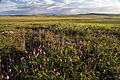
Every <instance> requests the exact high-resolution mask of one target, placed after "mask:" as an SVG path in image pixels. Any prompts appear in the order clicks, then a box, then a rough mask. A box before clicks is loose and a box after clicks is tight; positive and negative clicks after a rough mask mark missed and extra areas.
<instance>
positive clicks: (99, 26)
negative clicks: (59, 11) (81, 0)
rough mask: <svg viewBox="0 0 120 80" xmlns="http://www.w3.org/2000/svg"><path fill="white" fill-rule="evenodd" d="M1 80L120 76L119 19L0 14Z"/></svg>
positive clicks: (99, 79)
mask: <svg viewBox="0 0 120 80" xmlns="http://www.w3.org/2000/svg"><path fill="white" fill-rule="evenodd" d="M0 55H1V68H0V69H1V70H0V73H1V80H119V79H120V17H104V16H67V15H66V16H47V15H34V16H12V17H11V16H4V17H3V16H2V17H0Z"/></svg>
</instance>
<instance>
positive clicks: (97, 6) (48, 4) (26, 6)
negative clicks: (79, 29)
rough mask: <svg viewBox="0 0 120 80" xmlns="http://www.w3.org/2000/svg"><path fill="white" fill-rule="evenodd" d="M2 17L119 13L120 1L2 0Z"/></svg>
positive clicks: (0, 8)
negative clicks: (14, 15)
mask: <svg viewBox="0 0 120 80" xmlns="http://www.w3.org/2000/svg"><path fill="white" fill-rule="evenodd" d="M0 5H1V6H2V7H0V15H11V14H12V15H13V14H83V13H91V12H95V13H119V14H120V10H119V9H120V1H119V0H15V1H14V2H13V0H12V1H10V0H2V1H1V2H0Z"/></svg>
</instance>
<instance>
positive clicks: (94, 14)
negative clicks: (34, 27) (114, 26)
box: [0, 13, 120, 17]
mask: <svg viewBox="0 0 120 80" xmlns="http://www.w3.org/2000/svg"><path fill="white" fill-rule="evenodd" d="M86 15H87V16H106V17H107V16H108V17H110V16H120V14H105V13H88V14H76V15H65V14H25V15H0V16H13V17H25V16H26V17H30V16H73V17H77V16H86Z"/></svg>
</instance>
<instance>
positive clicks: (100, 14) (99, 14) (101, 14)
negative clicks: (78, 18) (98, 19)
mask: <svg viewBox="0 0 120 80" xmlns="http://www.w3.org/2000/svg"><path fill="white" fill-rule="evenodd" d="M78 15H98V16H120V14H104V13H88V14H78Z"/></svg>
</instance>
